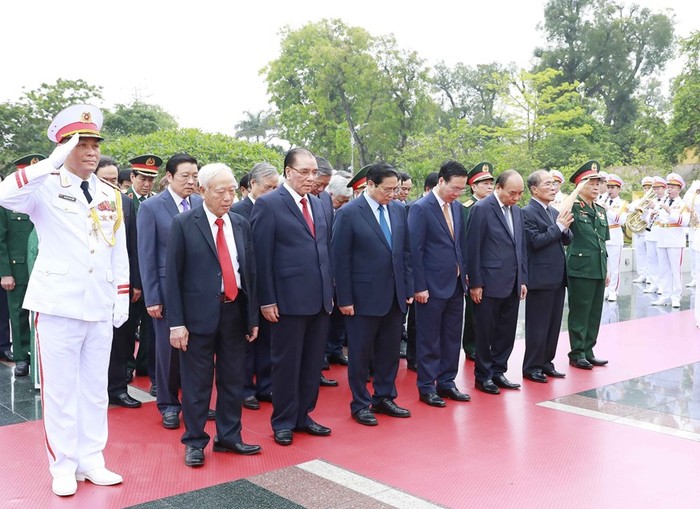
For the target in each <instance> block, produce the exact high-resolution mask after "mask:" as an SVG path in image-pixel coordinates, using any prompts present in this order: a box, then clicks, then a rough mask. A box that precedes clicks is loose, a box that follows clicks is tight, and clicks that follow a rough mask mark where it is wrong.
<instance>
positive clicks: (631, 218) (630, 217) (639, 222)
mask: <svg viewBox="0 0 700 509" xmlns="http://www.w3.org/2000/svg"><path fill="white" fill-rule="evenodd" d="M655 199H656V194H655V193H654V190H653V189H649V190H648V191H647V192H646V193H644V196H642V197H641V198H640V199H639V201H637V202H636V203H635V206H634V210H633V211H632V212H630V213H629V214H627V219H626V220H625V228H627V229H628V230H629V231H631V232H632V233H642V232H643V231H645V230H646V229H647V226H648V224H647V221H646V219H644V209H646V208H647V207H649V205H651V204H652V203H653V202H654V200H655Z"/></svg>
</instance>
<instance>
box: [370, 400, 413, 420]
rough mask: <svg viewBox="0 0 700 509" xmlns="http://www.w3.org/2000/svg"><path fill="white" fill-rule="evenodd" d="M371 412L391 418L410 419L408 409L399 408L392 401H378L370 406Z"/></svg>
mask: <svg viewBox="0 0 700 509" xmlns="http://www.w3.org/2000/svg"><path fill="white" fill-rule="evenodd" d="M372 411H373V412H374V413H376V414H386V415H389V416H391V417H411V411H410V410H409V409H408V408H401V407H400V406H399V405H397V404H396V403H395V402H394V400H393V399H389V398H383V399H380V400H379V402H378V403H377V404H376V405H372Z"/></svg>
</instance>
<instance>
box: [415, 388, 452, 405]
mask: <svg viewBox="0 0 700 509" xmlns="http://www.w3.org/2000/svg"><path fill="white" fill-rule="evenodd" d="M418 399H419V400H421V401H422V402H423V403H425V404H426V405H430V406H435V407H439V408H442V407H444V406H447V403H445V400H444V399H442V398H441V397H440V396H438V395H437V393H435V392H429V393H427V394H421V395H420V396H419V397H418Z"/></svg>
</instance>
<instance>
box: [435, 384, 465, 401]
mask: <svg viewBox="0 0 700 509" xmlns="http://www.w3.org/2000/svg"><path fill="white" fill-rule="evenodd" d="M437 393H438V396H440V397H442V398H449V399H453V400H455V401H470V400H471V399H472V397H471V396H470V395H469V394H465V393H463V392H460V391H459V390H458V389H457V388H456V387H451V388H449V389H440V390H439V391H438V392H437Z"/></svg>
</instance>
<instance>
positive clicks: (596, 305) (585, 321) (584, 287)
mask: <svg viewBox="0 0 700 509" xmlns="http://www.w3.org/2000/svg"><path fill="white" fill-rule="evenodd" d="M604 294H605V280H604V279H586V278H582V277H569V342H570V343H571V351H570V352H569V358H570V359H583V358H586V359H592V358H593V357H594V355H593V347H594V346H595V344H596V342H597V340H598V330H599V329H600V317H601V316H602V314H603V296H604Z"/></svg>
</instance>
